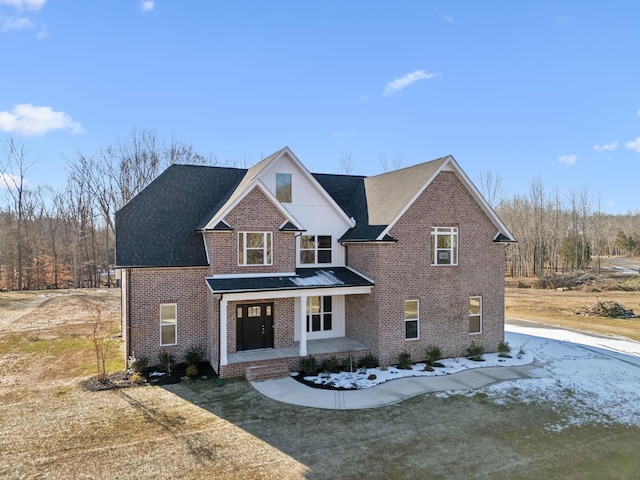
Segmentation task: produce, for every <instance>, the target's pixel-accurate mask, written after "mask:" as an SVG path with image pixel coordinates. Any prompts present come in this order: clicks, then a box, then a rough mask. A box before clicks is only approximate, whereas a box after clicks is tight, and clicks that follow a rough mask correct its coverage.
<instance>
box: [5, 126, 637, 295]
mask: <svg viewBox="0 0 640 480" xmlns="http://www.w3.org/2000/svg"><path fill="white" fill-rule="evenodd" d="M65 160H66V173H67V177H66V185H65V186H64V187H61V188H58V189H56V188H53V187H50V186H35V187H34V186H32V185H31V184H30V183H29V182H28V181H27V178H28V175H29V172H30V171H31V169H32V168H34V166H35V160H34V159H33V157H32V156H31V154H30V152H29V151H28V150H27V148H26V146H25V144H24V143H23V142H22V141H20V140H16V139H14V138H8V139H7V140H6V141H5V142H4V144H2V149H1V150H0V290H8V291H11V290H23V289H24V290H39V289H49V288H70V287H74V288H79V287H98V286H113V285H115V278H114V271H113V267H114V263H115V224H114V216H115V212H116V211H117V210H118V209H119V208H121V207H122V206H123V205H125V204H126V203H127V202H128V201H129V200H130V199H131V198H133V197H134V196H135V195H136V194H137V193H138V192H140V191H141V190H142V189H143V188H144V187H145V186H146V185H148V184H149V182H151V181H152V180H153V179H154V178H155V177H157V176H158V175H159V174H160V173H161V172H162V171H163V170H164V169H165V168H166V167H168V166H169V165H171V164H173V163H185V164H200V165H217V164H219V163H220V162H219V161H218V159H217V158H216V157H214V156H211V155H209V156H207V157H205V156H203V155H201V154H199V153H197V152H196V151H195V150H194V149H193V147H192V146H191V145H190V144H187V143H184V142H182V141H181V140H178V139H176V138H173V137H172V138H171V139H168V140H165V139H160V138H158V137H157V136H156V134H155V133H153V132H150V131H147V130H141V131H139V130H135V129H134V130H133V131H132V132H131V133H130V135H129V136H128V137H127V138H125V139H122V140H120V139H119V140H118V141H116V142H115V143H114V144H112V145H109V146H107V147H105V148H103V149H101V150H99V151H98V152H95V153H92V154H90V155H85V154H84V153H81V152H78V153H76V154H75V156H73V157H72V158H67V159H65ZM339 160H340V165H341V168H342V169H343V170H344V169H347V168H348V169H349V170H352V169H353V166H354V163H353V159H352V157H351V154H350V153H349V154H343V156H342V157H340V159H339ZM245 163H246V160H244V161H242V162H238V161H237V160H233V159H231V160H227V161H226V162H224V164H225V165H227V166H242V167H246V166H247V165H246V164H245ZM395 163H398V166H399V164H400V163H401V159H398V160H397V161H395V160H394V165H395ZM384 169H385V170H386V168H384ZM343 173H352V172H346V171H345V172H343ZM479 187H480V190H481V192H482V194H483V195H484V196H485V198H486V199H487V201H488V202H489V204H490V205H491V206H492V207H493V208H494V209H495V210H496V212H497V213H498V215H499V216H500V218H501V219H502V220H503V222H504V223H505V225H506V226H507V227H508V228H509V230H510V231H511V232H512V233H513V234H514V236H515V237H516V239H517V240H518V242H517V243H514V244H511V245H509V247H508V248H507V249H506V259H507V271H506V274H507V275H511V276H514V277H526V276H543V275H549V274H554V273H560V272H571V271H576V270H582V269H585V268H587V267H588V266H594V267H595V268H596V270H599V268H600V263H599V259H600V258H601V257H602V256H605V255H638V254H640V213H628V214H626V215H610V214H606V213H605V212H604V211H603V209H602V206H601V204H600V202H599V201H598V200H597V199H596V200H595V201H594V198H592V197H591V196H590V195H589V194H588V192H587V191H586V190H583V191H579V192H573V191H572V192H570V194H569V195H568V197H564V198H563V197H562V196H561V195H560V193H559V191H558V189H555V190H553V191H547V190H546V189H545V187H544V185H543V184H542V181H541V180H539V179H535V180H534V181H532V182H531V185H530V188H529V191H528V192H526V193H522V194H514V195H513V196H511V197H505V196H504V195H503V188H502V181H501V179H500V177H499V176H498V175H493V174H492V173H490V172H489V173H486V174H481V176H480V180H479Z"/></svg>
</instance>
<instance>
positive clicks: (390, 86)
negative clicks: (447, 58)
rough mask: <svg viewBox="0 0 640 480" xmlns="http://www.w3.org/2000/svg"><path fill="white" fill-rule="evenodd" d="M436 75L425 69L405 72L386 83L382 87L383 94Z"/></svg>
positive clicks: (391, 92)
mask: <svg viewBox="0 0 640 480" xmlns="http://www.w3.org/2000/svg"><path fill="white" fill-rule="evenodd" d="M437 76H438V75H437V74H435V73H427V72H426V71H425V70H416V71H415V72H411V73H407V74H406V75H405V76H404V77H400V78H396V79H395V80H394V81H392V82H389V83H387V86H386V87H385V89H384V95H387V96H388V95H392V94H393V93H394V92H397V91H399V90H402V89H403V88H405V87H407V86H409V85H411V84H412V83H414V82H417V81H418V80H428V79H430V78H435V77H437Z"/></svg>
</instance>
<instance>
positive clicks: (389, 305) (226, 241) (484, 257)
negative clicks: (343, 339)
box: [123, 171, 505, 377]
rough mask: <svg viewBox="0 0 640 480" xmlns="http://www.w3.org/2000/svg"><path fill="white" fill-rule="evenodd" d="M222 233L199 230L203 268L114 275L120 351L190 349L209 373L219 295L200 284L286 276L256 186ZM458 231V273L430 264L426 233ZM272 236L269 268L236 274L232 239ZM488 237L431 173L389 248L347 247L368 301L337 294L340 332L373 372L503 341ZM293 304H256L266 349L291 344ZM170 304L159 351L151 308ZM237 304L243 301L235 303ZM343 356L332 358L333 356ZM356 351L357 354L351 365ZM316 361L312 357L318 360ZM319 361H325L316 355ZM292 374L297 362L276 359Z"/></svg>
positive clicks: (281, 236)
mask: <svg viewBox="0 0 640 480" xmlns="http://www.w3.org/2000/svg"><path fill="white" fill-rule="evenodd" d="M225 221H226V222H227V223H228V224H229V225H231V227H232V228H233V230H232V231H209V232H204V233H203V236H204V242H205V244H206V247H207V251H208V255H209V260H210V266H208V267H189V268H187V267H176V268H132V269H126V270H125V272H124V274H125V275H124V276H123V293H124V295H123V298H124V297H125V295H126V294H127V292H130V296H128V297H127V300H126V302H125V301H124V300H123V314H125V315H126V317H125V318H128V319H129V323H128V328H127V329H126V331H125V332H123V334H124V337H125V341H126V345H127V347H126V348H127V352H128V353H135V355H136V356H145V357H147V358H148V359H149V361H150V363H151V364H152V365H153V364H155V363H156V362H157V358H158V354H159V352H160V351H163V350H164V351H168V352H170V353H171V354H173V355H174V357H175V358H176V361H178V362H180V361H183V359H184V354H185V353H186V352H187V351H188V350H189V349H190V348H192V347H199V348H201V349H203V350H204V351H205V352H206V356H207V358H208V359H209V361H210V362H211V364H212V365H213V366H214V368H218V365H219V361H220V352H219V351H218V345H219V344H220V338H219V333H220V325H219V322H218V319H219V301H220V295H212V294H211V293H210V291H209V289H208V287H207V286H206V283H205V278H206V277H207V276H212V275H221V274H270V273H283V272H294V271H295V266H296V250H295V234H294V233H291V232H286V233H285V232H280V231H279V227H280V225H282V224H283V222H285V221H286V217H285V216H284V215H283V214H282V212H281V211H280V210H278V209H277V208H276V207H275V206H274V205H273V204H272V203H271V201H270V200H269V198H268V197H267V196H266V195H265V194H264V193H263V192H262V191H261V190H260V189H258V188H255V189H254V190H252V191H251V192H250V193H249V194H247V196H246V197H245V198H243V199H242V200H241V201H240V202H239V203H238V205H237V206H236V207H235V208H234V209H233V210H232V211H231V212H229V214H228V215H227V216H226V217H225ZM436 226H440V227H458V265H456V266H433V265H431V248H432V247H431V241H432V240H431V227H436ZM241 231H252V232H262V231H268V232H272V238H273V247H272V258H273V263H272V265H259V266H239V265H238V232H241ZM496 232H497V229H496V227H495V225H494V224H493V223H492V222H491V220H490V219H489V218H488V217H487V216H486V214H485V213H484V212H483V211H482V209H481V208H480V206H479V205H478V203H477V202H476V200H475V199H474V198H473V197H472V196H471V194H470V193H469V192H468V191H467V189H466V188H465V186H464V185H463V184H462V183H461V182H460V180H459V179H458V177H457V176H456V175H455V174H454V173H453V172H449V171H444V172H441V173H440V174H439V175H438V176H437V177H436V178H435V179H434V180H433V181H432V183H431V184H430V185H429V186H428V187H427V188H426V190H425V191H424V192H423V193H422V194H421V195H420V196H419V197H418V198H417V199H416V201H415V202H414V203H413V204H412V205H411V206H410V207H409V208H408V209H407V211H406V212H405V213H404V214H403V215H402V217H401V218H400V219H399V220H398V222H397V223H396V224H395V225H394V226H393V227H392V228H391V230H390V231H389V234H390V235H391V236H392V237H393V238H394V239H396V240H397V241H396V242H368V243H366V242H365V243H348V244H347V245H346V249H347V255H346V258H347V259H348V260H347V262H348V266H350V267H352V268H353V269H355V270H356V271H358V272H360V273H362V274H364V275H366V276H368V277H369V278H372V279H373V280H374V281H375V287H373V290H372V293H370V294H361V295H346V296H345V334H346V336H347V337H349V338H352V339H354V340H357V341H359V342H361V343H363V344H364V345H366V346H367V347H368V348H369V349H370V351H371V353H373V354H374V355H376V356H377V357H378V358H379V360H380V362H381V364H383V365H388V364H392V363H396V362H397V356H398V353H400V352H401V351H403V350H405V349H406V350H408V351H410V352H411V354H412V356H413V358H414V359H415V360H421V359H423V358H424V351H425V349H426V347H428V346H432V345H433V346H438V347H440V348H441V350H442V352H443V354H444V355H445V356H460V355H464V354H465V348H466V347H468V346H469V345H470V344H471V342H472V341H475V342H476V343H480V344H482V345H483V346H484V347H485V349H486V351H488V352H489V351H496V350H497V346H498V343H499V342H500V341H502V340H503V339H504V277H503V272H504V258H505V257H504V245H503V244H499V243H495V242H493V237H494V235H495V234H496ZM470 296H481V297H482V302H483V315H482V320H483V328H482V333H481V334H478V335H470V334H469V332H468V327H469V318H468V302H469V297H470ZM405 300H418V301H419V338H418V339H417V340H405V319H404V302H405ZM294 302H295V299H294V298H293V297H290V298H280V299H272V300H268V299H265V300H262V299H261V300H258V301H256V302H255V303H273V304H274V348H289V347H292V346H294V325H295V318H294V312H295V308H294ZM163 303H176V304H177V319H178V320H177V345H173V346H162V347H161V346H160V314H159V309H160V304H163ZM239 303H240V302H229V303H228V307H227V308H228V310H227V346H228V348H227V353H234V352H235V351H236V307H237V305H238V304H239ZM241 303H252V302H251V301H243V302H241ZM348 354H349V352H345V353H343V354H340V355H337V356H338V357H339V358H342V357H344V356H345V355H348ZM362 354H363V353H362V352H358V357H359V356H361V355H362ZM324 357H325V356H318V357H317V359H318V361H321V360H322V359H323V358H324ZM326 357H328V356H326ZM280 361H284V362H286V364H287V365H288V367H289V368H290V369H292V370H297V369H299V368H300V358H298V357H295V358H288V359H284V360H280ZM246 366H247V365H244V364H233V365H227V366H222V367H220V370H221V371H220V372H219V373H220V375H221V376H227V377H230V376H242V375H244V369H245V368H246Z"/></svg>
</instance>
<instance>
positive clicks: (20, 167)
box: [0, 137, 35, 290]
mask: <svg viewBox="0 0 640 480" xmlns="http://www.w3.org/2000/svg"><path fill="white" fill-rule="evenodd" d="M4 152H5V160H4V162H2V163H0V175H1V176H2V180H3V182H4V184H5V185H6V187H7V190H8V192H9V195H10V196H11V198H12V200H13V209H14V212H15V214H16V216H17V249H18V259H17V260H18V265H17V268H18V290H22V288H23V270H22V260H23V252H24V244H23V238H22V232H23V227H24V225H23V223H24V213H25V212H24V198H25V189H26V175H27V171H28V170H29V168H31V167H32V166H33V164H34V163H35V161H32V160H29V159H28V158H27V152H26V150H25V146H24V143H23V142H22V141H16V140H14V139H13V138H12V137H10V138H9V139H8V140H7V141H6V143H5V146H4Z"/></svg>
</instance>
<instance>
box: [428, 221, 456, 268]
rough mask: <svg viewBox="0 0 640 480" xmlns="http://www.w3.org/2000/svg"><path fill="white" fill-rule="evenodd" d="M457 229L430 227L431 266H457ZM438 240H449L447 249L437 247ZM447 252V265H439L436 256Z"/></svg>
mask: <svg viewBox="0 0 640 480" xmlns="http://www.w3.org/2000/svg"><path fill="white" fill-rule="evenodd" d="M458 234H459V232H458V227H431V265H432V266H436V267H443V266H444V267H454V266H457V265H458ZM440 238H443V239H449V243H450V246H449V247H438V243H439V242H438V240H439V239H440ZM441 252H442V253H444V252H449V259H450V261H449V262H448V263H439V262H438V256H439V255H438V254H439V253H441Z"/></svg>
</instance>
